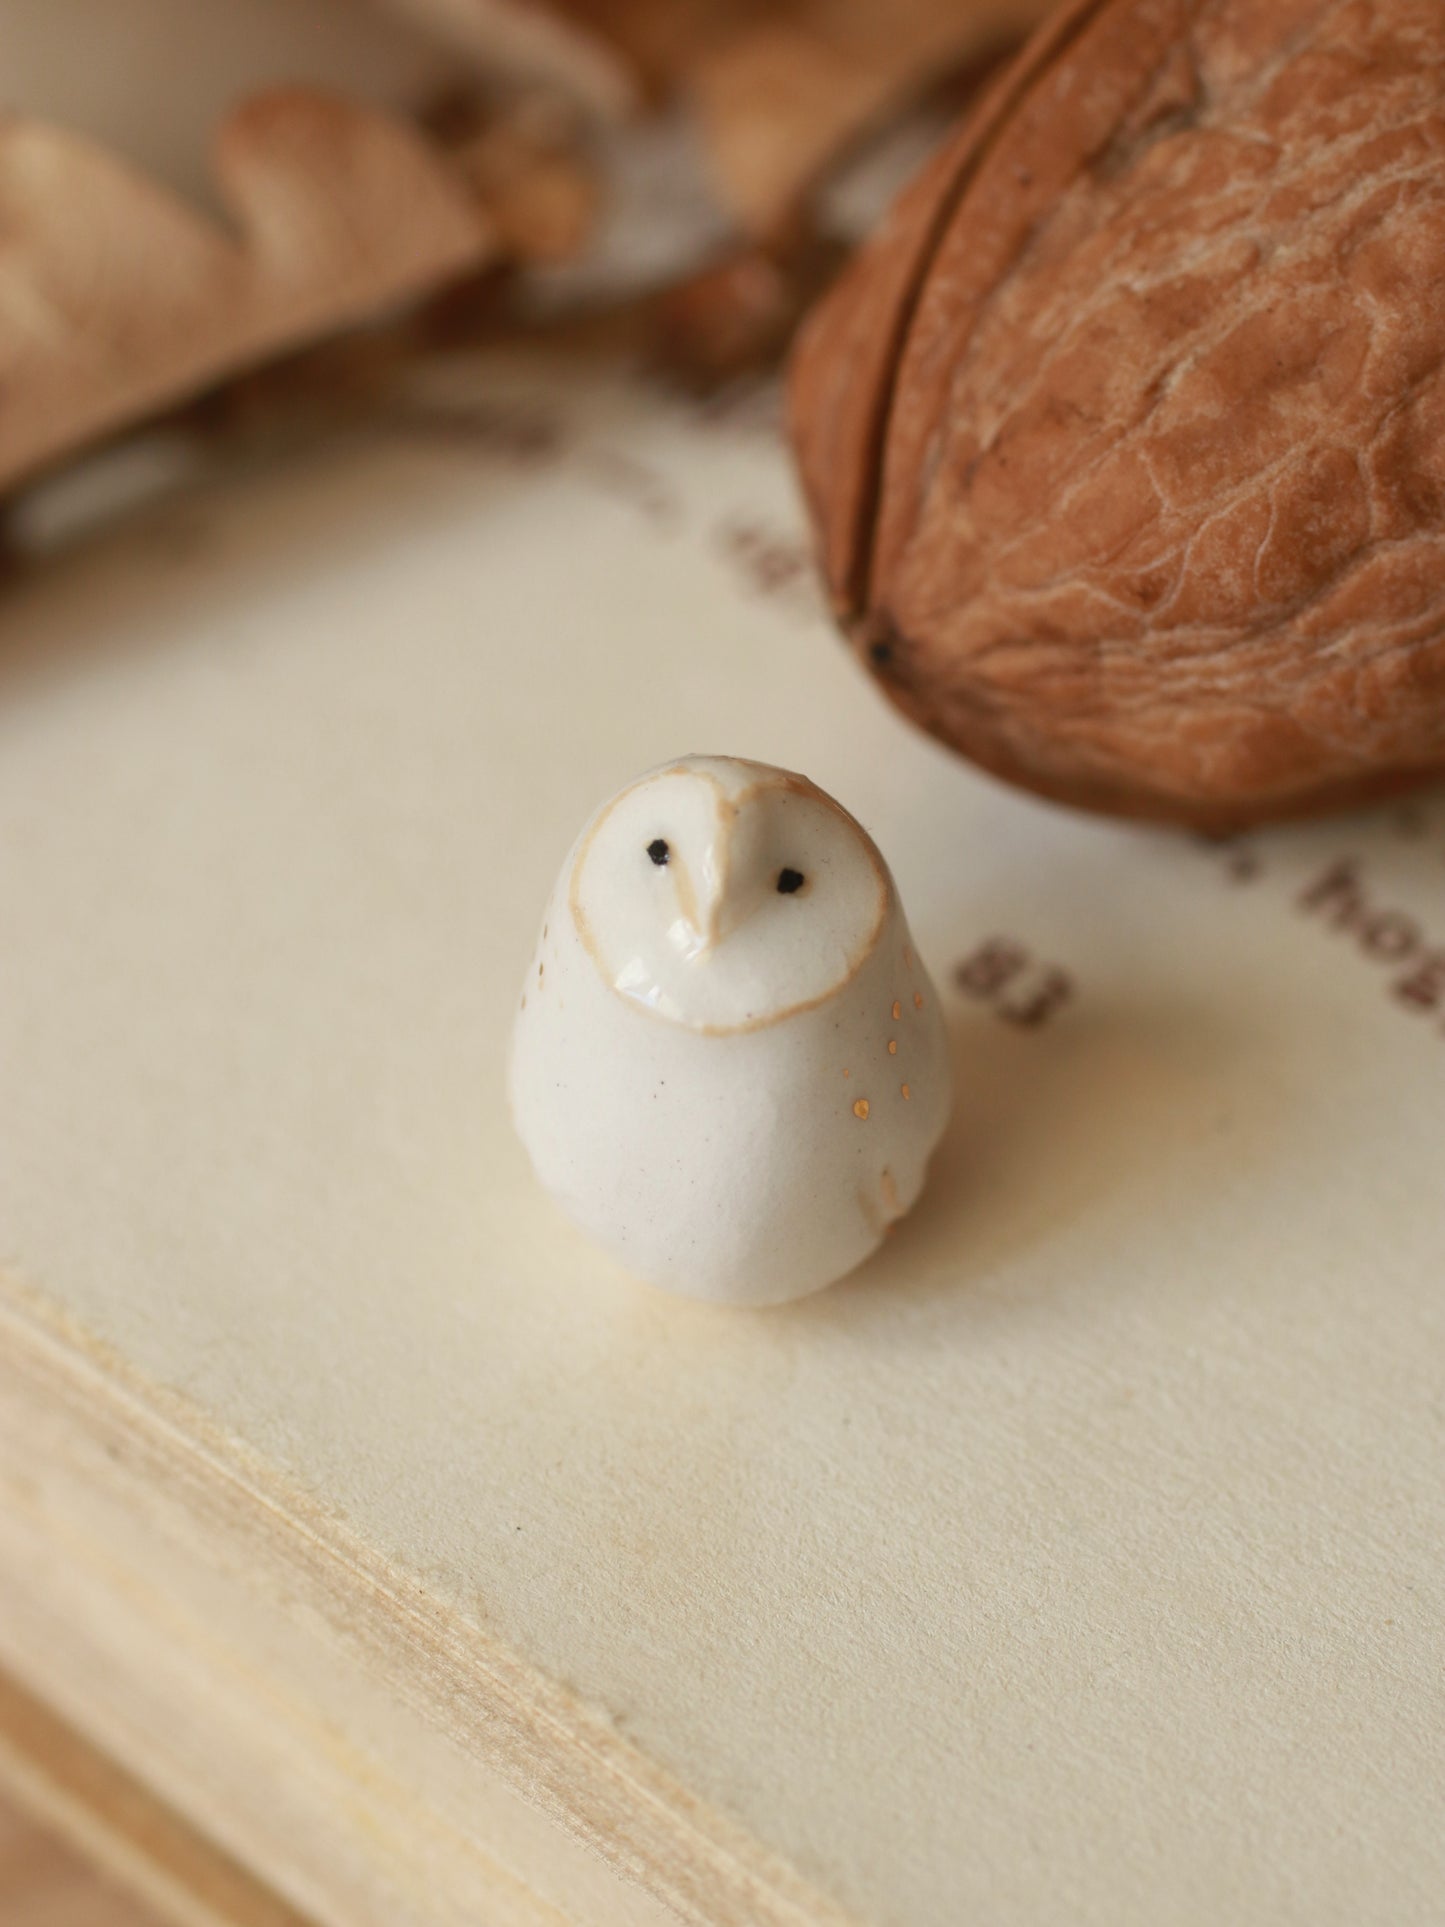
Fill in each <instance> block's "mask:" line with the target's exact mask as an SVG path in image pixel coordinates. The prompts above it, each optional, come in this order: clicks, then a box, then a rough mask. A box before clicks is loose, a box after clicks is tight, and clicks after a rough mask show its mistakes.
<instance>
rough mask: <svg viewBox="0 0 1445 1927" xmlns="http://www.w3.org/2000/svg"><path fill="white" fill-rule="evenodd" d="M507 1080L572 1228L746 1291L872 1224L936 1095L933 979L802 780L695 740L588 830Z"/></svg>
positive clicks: (723, 1297) (915, 1171) (809, 1283)
mask: <svg viewBox="0 0 1445 1927" xmlns="http://www.w3.org/2000/svg"><path fill="white" fill-rule="evenodd" d="M684 780H690V781H692V782H693V783H695V784H700V785H701V786H702V788H703V795H702V796H701V798H700V799H699V798H690V799H689V798H687V797H683V796H681V795H680V794H679V793H678V791H677V787H676V786H677V785H678V784H680V783H681V782H682V781H684ZM693 803H699V804H700V805H708V806H710V807H711V808H712V809H714V810H716V811H718V812H720V814H719V815H718V817H717V820H716V821H712V820H709V819H708V818H707V815H706V811H705V810H701V813H700V814H699V813H698V812H694V811H693V810H692V809H691V805H692V804H693ZM619 805H625V808H623V809H622V810H621V811H620V817H621V820H620V821H619V820H618V818H619V807H618V806H619ZM750 810H757V811H760V812H762V813H763V814H764V815H765V816H766V818H767V821H766V822H763V823H760V824H757V825H752V824H747V823H744V821H743V818H744V817H745V815H746V814H747V813H748V812H749V811H750ZM823 812H826V813H827V820H826V821H825V820H824V819H823V815H822V813H823ZM694 814H698V815H699V820H698V821H697V822H694V821H693V820H692V817H693V815H694ZM705 837H710V839H711V840H710V841H708V842H707V844H706V848H704V847H703V845H702V839H703V838H705ZM845 839H846V840H845ZM850 843H851V844H853V845H854V846H856V847H853V848H850V847H848V846H849V844H850ZM599 857H600V861H599ZM659 858H661V860H659ZM673 866H676V868H675V870H674V874H673V875H672V876H671V877H667V876H666V874H665V872H666V871H667V870H668V869H669V868H673ZM684 866H689V867H690V870H691V874H690V875H689V874H688V873H687V870H686V869H685V868H684ZM738 866H741V869H742V874H739V871H738ZM659 873H661V874H659ZM749 878H750V879H751V882H749ZM794 879H796V881H794ZM634 886H635V887H634ZM770 898H771V899H773V900H771V901H770V900H769V899H770ZM654 901H655V905H656V909H657V912H658V922H659V928H658V930H657V931H656V932H653V931H652V930H651V929H650V928H649V927H648V918H647V913H648V911H649V909H650V908H651V907H652V905H653V904H654ZM729 904H731V905H732V910H731V913H730V911H729ZM614 911H615V912H616V913H617V917H618V918H619V919H620V922H621V925H622V928H621V929H617V928H611V927H608V926H609V924H610V923H611V921H612V917H613V912H614ZM639 913H640V914H639ZM750 924H752V925H753V926H754V927H753V928H752V930H751V932H749V925H750ZM689 932H690V933H691V936H689ZM730 944H731V945H734V946H735V948H734V951H733V953H732V955H731V956H730V957H729V959H728V961H727V962H726V964H724V962H723V958H724V952H725V951H726V950H727V948H728V946H729V945H730ZM800 949H801V951H802V952H803V953H805V954H803V955H801V956H800V955H799V951H800ZM712 973H717V974H716V975H714V974H712ZM510 1083H511V1101H512V1109H513V1115H514V1118H515V1120H516V1125H517V1129H518V1132H519V1134H520V1136H521V1138H522V1141H523V1143H524V1144H525V1145H526V1148H527V1150H528V1152H529V1153H530V1155H531V1158H532V1162H533V1165H534V1166H535V1168H536V1171H537V1174H538V1176H539V1177H540V1179H541V1180H542V1182H543V1184H544V1185H545V1186H546V1187H547V1189H548V1190H549V1191H551V1192H552V1193H553V1195H554V1196H555V1197H556V1198H557V1200H558V1202H559V1203H560V1204H561V1205H562V1206H563V1208H564V1209H565V1210H566V1211H567V1213H568V1214H569V1216H571V1217H572V1218H573V1220H574V1221H575V1222H576V1223H577V1224H578V1225H579V1226H580V1227H581V1228H582V1229H583V1230H584V1231H586V1232H588V1233H589V1234H590V1235H591V1236H592V1237H593V1238H594V1239H595V1240H596V1241H597V1242H598V1243H599V1244H600V1245H602V1246H603V1247H604V1248H606V1249H607V1250H609V1251H610V1252H612V1253H613V1255H614V1256H615V1257H617V1258H618V1259H619V1260H620V1261H621V1263H622V1264H623V1265H625V1266H626V1267H627V1269H628V1270H630V1271H632V1272H633V1273H635V1274H636V1275H637V1276H639V1277H642V1278H646V1279H648V1280H650V1281H651V1282H653V1283H655V1284H659V1285H663V1286H666V1287H668V1288H669V1289H671V1290H674V1291H678V1292H682V1293H685V1294H687V1295H688V1296H691V1297H696V1298H705V1299H711V1300H715V1301H720V1302H727V1303H734V1304H751V1305H762V1304H773V1303H778V1302H781V1301H783V1300H786V1299H790V1298H797V1297H801V1296H803V1295H804V1294H805V1293H807V1292H811V1291H816V1290H818V1289H819V1288H820V1287H821V1286H823V1285H826V1284H829V1283H831V1282H832V1281H833V1280H834V1279H836V1278H839V1277H841V1276H842V1275H843V1274H844V1273H845V1272H848V1271H851V1270H852V1269H853V1268H854V1267H855V1266H856V1265H858V1264H859V1263H861V1262H862V1260H863V1259H864V1258H866V1257H867V1256H868V1255H869V1253H870V1252H871V1251H873V1250H874V1249H875V1248H876V1246H877V1245H878V1244H879V1242H880V1241H881V1240H882V1238H883V1237H884V1235H885V1234H886V1232H887V1231H888V1229H889V1227H890V1225H891V1224H893V1223H894V1222H895V1221H896V1220H897V1219H898V1218H900V1217H901V1216H902V1215H903V1214H904V1213H905V1212H906V1211H907V1210H908V1209H909V1207H910V1206H911V1205H912V1204H913V1203H914V1201H915V1199H916V1198H917V1196H918V1194H919V1192H920V1191H921V1189H922V1187H923V1181H924V1177H925V1174H926V1170H927V1165H928V1160H929V1156H930V1154H931V1152H932V1151H933V1148H934V1146H935V1144H936V1143H937V1141H938V1138H939V1136H940V1135H941V1133H942V1130H943V1127H944V1124H945V1122H946V1121H947V1117H948V1111H949V1104H950V1071H949V1059H948V1046H947V1037H946V1033H945V1028H944V1024H943V1019H942V1013H941V1011H940V1009H939V1005H938V999H937V997H936V995H935V992H934V990H933V987H932V985H931V984H930V982H929V980H928V978H927V975H926V974H925V972H924V970H923V967H922V965H921V963H920V962H919V960H918V957H917V955H916V953H915V951H914V949H913V946H912V942H911V939H910V937H909V933H908V929H907V925H906V923H905V920H904V917H903V913H902V909H901V907H900V905H899V903H898V899H897V893H896V891H895V889H894V887H893V882H892V879H891V877H890V876H889V875H888V872H887V869H886V867H885V866H884V865H883V862H882V859H881V857H879V856H878V853H877V851H876V850H875V849H874V847H873V845H872V844H871V842H869V840H868V839H867V837H866V836H865V835H864V832H863V831H862V830H861V829H859V827H858V826H857V825H856V824H855V823H854V822H853V820H852V819H851V818H850V817H848V816H846V814H845V813H844V812H843V811H841V810H839V809H838V806H837V805H836V804H834V803H832V801H831V799H829V798H826V797H824V796H823V795H822V792H820V791H817V790H815V789H814V788H813V786H812V785H811V784H805V783H804V781H803V779H801V778H796V777H792V776H789V775H787V774H786V773H784V772H781V771H774V770H768V769H766V768H764V767H763V766H760V765H757V764H744V763H738V762H736V761H734V760H733V759H717V758H712V759H702V758H689V759H686V760H685V761H684V762H682V763H679V764H674V765H669V766H668V768H667V769H666V770H663V771H659V772H657V773H655V774H654V775H653V776H651V777H648V778H644V779H642V781H641V782H640V783H638V784H636V785H634V786H633V787H632V788H631V789H630V790H629V791H625V792H624V793H623V796H622V797H621V798H619V799H616V801H615V802H614V804H612V805H609V806H608V807H607V809H606V810H604V811H602V812H601V813H600V814H599V816H598V817H597V818H595V819H594V820H593V822H592V824H590V825H589V826H588V829H587V830H586V831H584V833H583V836H582V837H581V838H580V839H579V841H578V844H577V845H576V846H575V847H574V850H573V852H572V855H571V856H570V857H569V860H568V862H567V864H566V866H565V867H564V869H563V873H562V877H561V879H560V880H559V882H558V885H557V888H556V890H555V891H554V893H553V896H552V899H551V901H550V903H549V905H548V908H547V912H546V917H545V921H544V924H543V931H542V936H541V939H540V941H539V943H538V946H537V950H536V954H535V956H534V958H533V961H532V964H531V967H530V970H529V973H528V978H527V982H526V984H525V986H524V991H523V998H522V1006H521V1008H520V1009H519V1011H518V1013H517V1019H516V1025H515V1029H514V1033H513V1045H512V1060H511V1067H510Z"/></svg>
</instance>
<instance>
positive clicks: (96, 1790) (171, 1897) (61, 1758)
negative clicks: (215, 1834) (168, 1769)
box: [0, 1674, 307, 1927]
mask: <svg viewBox="0 0 1445 1927" xmlns="http://www.w3.org/2000/svg"><path fill="white" fill-rule="evenodd" d="M0 1789H4V1790H5V1792H8V1793H9V1794H10V1795H12V1796H13V1799H14V1801H15V1802H16V1803H17V1804H15V1805H13V1806H12V1805H9V1804H6V1803H4V1802H3V1801H0V1920H3V1921H4V1922H5V1924H6V1927H39V1924H40V1923H41V1922H49V1923H53V1927H167V1924H168V1923H169V1927H307V1923H306V1921H305V1920H304V1919H303V1918H302V1916H301V1915H300V1914H298V1913H296V1912H295V1910H294V1909H292V1908H290V1907H288V1906H286V1905H284V1904H283V1903H282V1902H281V1901H279V1900H277V1899H276V1897H275V1896H274V1895H273V1894H271V1893H270V1892H268V1891H267V1890H266V1889H265V1888H264V1887H262V1886H261V1885H260V1883H259V1882H258V1881H256V1880H255V1879H254V1878H253V1877H252V1876H251V1875H250V1874H249V1873H247V1872H246V1871H245V1870H244V1869H243V1868H241V1867H240V1866H238V1865H237V1864H236V1863H235V1862H234V1861H233V1860H231V1859H229V1858H228V1857H227V1855H226V1854H224V1853H223V1852H221V1851H220V1850H219V1849H218V1848H217V1847H216V1846H215V1845H214V1843H213V1842H211V1841H209V1840H207V1839H206V1838H204V1837H203V1836H202V1835H200V1834H198V1833H197V1832H196V1831H195V1830H194V1828H192V1827H190V1826H189V1825H188V1824H187V1823H186V1822H185V1820H184V1819H182V1818H181V1817H180V1816H179V1815H178V1814H177V1813H176V1812H175V1811H174V1810H172V1809H171V1808H169V1807H167V1806H165V1805H164V1804H163V1803H162V1802H161V1801H159V1800H158V1799H157V1798H156V1797H155V1795H154V1794H153V1793H152V1792H151V1791H150V1790H149V1788H147V1787H146V1786H144V1785H143V1784H142V1783H141V1782H140V1781H139V1780H137V1779H136V1778H135V1777H134V1776H133V1775H132V1774H130V1773H128V1772H126V1771H125V1770H124V1768H122V1767H120V1766H118V1765H117V1764H116V1762H115V1761H114V1760H113V1759H110V1758H108V1757H107V1756H106V1755H105V1754H103V1753H101V1752H99V1751H98V1750H97V1749H96V1748H95V1747H94V1746H92V1745H91V1744H90V1743H89V1742H88V1741H87V1740H86V1739H85V1737H84V1735H83V1734H82V1733H81V1732H80V1731H79V1730H78V1729H77V1728H76V1727H74V1726H71V1725H69V1724H68V1723H67V1722H66V1721H64V1720H62V1719H60V1718H59V1717H58V1716H57V1715H56V1714H55V1713H54V1712H52V1711H51V1709H50V1708H49V1707H48V1706H46V1705H44V1704H43V1703H42V1702H41V1701H40V1700H37V1699H36V1698H35V1697H34V1695H33V1694H30V1693H27V1692H26V1691H25V1690H24V1688H22V1687H20V1686H19V1685H17V1684H16V1682H15V1681H14V1680H13V1679H9V1678H7V1677H6V1676H5V1675H3V1674H0ZM47 1910H48V1911H47Z"/></svg>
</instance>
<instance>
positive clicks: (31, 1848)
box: [0, 1803, 156, 1927]
mask: <svg viewBox="0 0 1445 1927" xmlns="http://www.w3.org/2000/svg"><path fill="white" fill-rule="evenodd" d="M0 1918H3V1919H4V1921H5V1922H6V1927H156V1921H155V1917H154V1916H153V1915H152V1914H151V1913H150V1912H149V1911H148V1910H146V1909H142V1908H140V1907H138V1906H136V1905H135V1904H134V1902H132V1901H131V1900H130V1899H129V1898H128V1897H127V1896H126V1895H124V1894H123V1893H121V1892H119V1891H118V1890H117V1889H116V1888H115V1887H112V1886H111V1885H110V1884H109V1883H108V1882H107V1881H106V1880H104V1879H102V1878H101V1876H100V1875H99V1874H97V1873H96V1872H95V1870H94V1869H93V1868H92V1867H91V1866H89V1865H88V1864H87V1863H86V1862H85V1861H83V1860H80V1859H77V1857H76V1856H75V1855H74V1854H73V1853H71V1852H69V1851H68V1850H67V1849H66V1848H65V1847H64V1846H63V1845H62V1844H61V1842H60V1841H59V1840H58V1839H57V1838H56V1837H55V1835H54V1834H53V1833H50V1832H47V1831H46V1830H45V1829H44V1828H42V1827H40V1826H37V1825H36V1824H35V1822H34V1821H32V1820H31V1819H30V1818H29V1817H28V1815H26V1814H24V1813H22V1812H20V1811H19V1810H18V1809H15V1808H11V1807H9V1806H7V1805H4V1804H3V1803H0Z"/></svg>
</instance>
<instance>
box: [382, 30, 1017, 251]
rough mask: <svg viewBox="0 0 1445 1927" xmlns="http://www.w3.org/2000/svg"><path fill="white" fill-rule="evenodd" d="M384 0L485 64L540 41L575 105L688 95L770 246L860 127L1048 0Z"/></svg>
mask: <svg viewBox="0 0 1445 1927" xmlns="http://www.w3.org/2000/svg"><path fill="white" fill-rule="evenodd" d="M390 4H392V5H393V6H395V7H399V8H401V9H403V10H404V11H405V12H407V13H409V14H411V15H412V16H413V17H415V18H420V19H423V20H427V21H430V22H431V24H432V25H433V26H434V27H436V28H437V29H438V30H439V31H441V32H442V33H444V34H446V35H447V36H448V37H449V38H451V39H452V40H453V42H454V43H456V44H458V45H462V46H465V48H466V49H467V51H468V52H469V53H470V54H471V55H472V57H473V58H474V59H475V60H476V61H477V62H478V64H479V65H480V66H481V67H482V68H483V69H484V70H486V71H489V72H491V73H499V72H505V71H506V70H507V69H508V68H510V67H514V66H515V65H516V62H517V58H518V48H519V45H521V44H522V43H521V41H520V40H519V36H523V35H525V34H528V33H530V34H532V35H538V34H543V35H545V36H546V37H547V38H546V43H545V44H546V48H547V52H548V60H549V71H548V73H547V75H546V78H548V79H550V81H551V82H552V84H553V85H554V86H557V87H559V88H560V90H561V91H562V92H563V93H564V94H566V95H567V96H568V97H569V98H571V99H574V100H576V101H577V102H578V104H579V105H584V106H585V105H590V106H592V107H593V108H594V109H601V110H603V111H610V112H614V113H615V112H617V111H618V110H619V109H621V108H623V107H625V106H626V105H628V104H630V103H635V102H637V101H638V100H641V99H643V98H649V97H650V98H652V99H653V100H674V99H679V98H681V99H685V100H687V101H689V102H690V103H691V104H692V105H694V106H695V107H696V110H697V114H698V122H699V130H700V134H701V139H702V143H703V147H704V150H705V153H706V158H707V161H708V165H709V168H710V171H711V176H712V179H713V181H714V183H715V187H716V192H717V195H718V199H719V201H720V204H721V205H722V206H723V207H724V208H725V209H726V210H727V212H728V213H729V214H730V215H731V216H732V217H733V218H734V219H735V220H736V221H737V222H738V224H739V226H740V227H741V228H742V229H743V231H744V232H745V233H746V234H748V235H750V236H752V237H753V238H755V239H761V240H763V241H770V240H774V239H776V238H777V237H778V236H779V235H780V234H782V233H783V232H784V231H785V230H786V229H787V227H788V226H789V224H790V223H791V222H792V221H793V220H794V219H795V218H796V217H797V215H798V213H799V211H800V209H801V207H802V206H803V204H804V202H805V201H806V198H807V196H808V194H809V193H810V192H811V190H812V189H813V188H814V187H815V186H816V185H817V183H818V182H819V181H820V180H821V179H823V178H824V177H825V176H826V174H827V172H828V170H829V169H830V167H832V165H833V164H834V163H835V162H836V161H838V160H839V159H840V158H841V157H842V156H843V155H844V154H845V153H846V152H847V151H848V149H849V148H850V147H851V146H852V145H853V143H855V142H856V141H857V140H858V139H859V138H860V137H861V136H863V135H865V134H866V133H868V132H869V131H870V130H871V129H872V128H873V127H875V126H876V125H877V124H878V123H879V122H880V121H881V120H882V119H884V118H885V117H886V116H888V115H890V114H893V113H896V112H899V111H901V110H902V109H903V108H905V107H906V106H907V105H908V103H909V101H910V100H911V99H913V98H915V97H916V96H917V95H918V94H919V93H920V92H923V91H926V90H927V88H929V87H930V86H931V85H932V84H933V83H934V82H935V81H936V80H937V79H938V78H939V77H940V76H942V75H943V74H945V73H947V72H949V71H951V70H953V69H955V68H958V67H961V66H965V65H967V64H968V63H970V62H972V61H973V60H974V59H976V58H977V57H978V56H979V55H980V54H981V53H984V52H986V51H988V50H989V49H991V48H995V47H999V46H1003V47H1008V46H1012V45H1015V44H1017V42H1018V40H1019V39H1021V38H1022V36H1023V35H1024V34H1025V33H1027V32H1028V31H1029V29H1030V28H1031V27H1033V26H1034V25H1035V24H1036V23H1037V21H1038V20H1039V19H1040V18H1041V16H1042V15H1043V14H1044V13H1045V12H1046V10H1047V8H1048V6H1049V4H1050V0H553V4H551V5H543V4H541V0H530V3H529V4H523V0H390ZM569 33H570V39H569V37H568V36H569ZM534 52H535V50H534ZM609 63H610V65H609ZM531 71H532V72H533V73H537V72H538V71H539V64H538V62H537V60H536V59H535V57H534V58H533V59H532V62H531ZM604 76H606V79H605V82H604V78H603V77H604Z"/></svg>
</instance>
